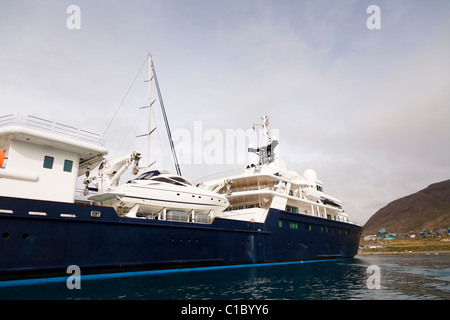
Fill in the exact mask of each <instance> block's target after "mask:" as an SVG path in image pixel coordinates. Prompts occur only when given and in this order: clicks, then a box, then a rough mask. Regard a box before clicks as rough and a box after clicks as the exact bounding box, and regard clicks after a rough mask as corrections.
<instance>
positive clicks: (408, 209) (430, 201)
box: [364, 180, 450, 234]
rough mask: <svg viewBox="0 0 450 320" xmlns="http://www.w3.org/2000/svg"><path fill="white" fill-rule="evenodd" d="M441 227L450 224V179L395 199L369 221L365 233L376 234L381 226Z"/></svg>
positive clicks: (389, 229) (401, 229) (388, 228)
mask: <svg viewBox="0 0 450 320" xmlns="http://www.w3.org/2000/svg"><path fill="white" fill-rule="evenodd" d="M437 227H450V180H446V181H442V182H438V183H434V184H432V185H430V186H428V187H427V188H426V189H423V190H421V191H419V192H416V193H414V194H411V195H409V196H406V197H404V198H400V199H398V200H395V201H392V202H391V203H389V204H388V205H387V206H385V207H384V208H381V209H380V210H378V211H377V212H376V213H375V214H374V215H373V216H372V217H371V218H370V219H369V220H368V221H367V222H366V224H365V225H364V234H372V233H375V232H377V231H378V230H379V229H380V228H384V229H386V232H397V233H405V232H409V231H417V230H422V229H433V228H437Z"/></svg>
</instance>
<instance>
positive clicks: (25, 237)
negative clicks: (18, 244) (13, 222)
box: [22, 232, 30, 240]
mask: <svg viewBox="0 0 450 320" xmlns="http://www.w3.org/2000/svg"><path fill="white" fill-rule="evenodd" d="M29 237H30V235H29V234H28V233H26V232H25V233H24V234H23V235H22V239H23V240H27V239H28V238H29Z"/></svg>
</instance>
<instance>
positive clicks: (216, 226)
mask: <svg viewBox="0 0 450 320" xmlns="http://www.w3.org/2000/svg"><path fill="white" fill-rule="evenodd" d="M361 232H362V228H361V227H359V226H356V225H353V224H349V223H344V222H338V221H333V220H327V219H323V218H318V217H312V216H307V215H303V214H298V213H290V212H287V211H281V210H276V209H271V210H270V211H269V213H268V215H267V219H266V221H265V223H254V222H250V221H249V222H245V221H235V220H228V219H222V218H215V219H214V221H213V222H212V223H210V224H199V223H191V222H175V221H162V220H147V219H135V218H126V217H119V216H118V215H117V214H116V212H115V210H114V209H113V208H110V207H101V206H92V205H82V204H70V203H59V202H49V201H38V200H26V199H17V198H8V197H0V237H1V238H0V280H5V279H13V278H16V279H17V278H27V277H39V276H50V275H52V276H53V275H67V273H66V269H67V267H68V266H69V265H78V266H79V267H80V268H81V272H82V274H86V273H99V272H117V271H129V270H150V269H163V268H180V267H193V266H206V265H225V264H248V263H265V262H280V261H301V260H317V259H332V258H352V257H354V256H355V255H356V254H357V252H358V246H359V239H360V236H361Z"/></svg>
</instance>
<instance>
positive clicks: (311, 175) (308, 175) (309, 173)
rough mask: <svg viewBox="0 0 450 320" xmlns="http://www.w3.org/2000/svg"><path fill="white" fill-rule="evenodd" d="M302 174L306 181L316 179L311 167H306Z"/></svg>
mask: <svg viewBox="0 0 450 320" xmlns="http://www.w3.org/2000/svg"><path fill="white" fill-rule="evenodd" d="M303 176H304V177H305V179H306V180H308V181H311V182H312V181H316V180H317V173H316V172H315V171H314V170H313V169H306V170H305V172H303Z"/></svg>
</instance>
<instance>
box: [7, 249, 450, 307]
mask: <svg viewBox="0 0 450 320" xmlns="http://www.w3.org/2000/svg"><path fill="white" fill-rule="evenodd" d="M370 265H377V266H379V267H380V289H369V288H368V286H367V279H368V277H369V276H370V275H371V274H370V273H367V268H368V267H369V266H370ZM5 284H7V285H5ZM0 299H64V300H78V299H88V300H97V299H118V300H125V299H150V300H155V299H164V300H174V299H176V300H180V299H183V300H184V299H195V300H205V299H207V300H211V299H212V300H216V299H220V300H231V299H238V300H239V299H246V300H248V299H250V300H253V299H258V300H259V299H296V300H298V299H362V300H368V299H370V300H372V299H378V300H384V299H389V300H393V299H407V300H410V299H450V253H440V254H438V255H436V254H434V253H431V254H429V255H426V254H407V255H377V256H375V255H373V256H357V257H356V258H354V259H348V260H337V261H322V262H311V263H296V264H288V265H270V266H267V265H266V266H259V267H253V266H252V267H245V268H227V269H216V270H202V271H195V272H173V273H162V274H161V273H156V274H133V275H132V276H121V277H114V278H103V279H99V278H98V277H91V278H89V277H87V278H86V277H83V276H82V277H81V289H79V290H77V289H73V290H69V289H68V288H67V286H66V279H64V278H61V279H59V280H58V279H57V280H55V282H52V283H41V282H38V283H35V284H25V283H20V282H12V283H9V284H8V283H3V285H1V284H0Z"/></svg>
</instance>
